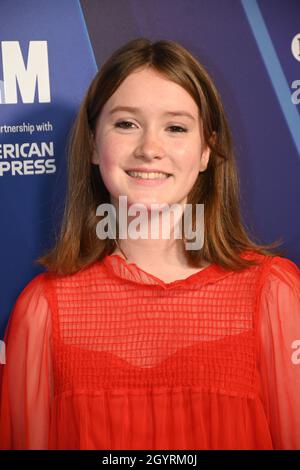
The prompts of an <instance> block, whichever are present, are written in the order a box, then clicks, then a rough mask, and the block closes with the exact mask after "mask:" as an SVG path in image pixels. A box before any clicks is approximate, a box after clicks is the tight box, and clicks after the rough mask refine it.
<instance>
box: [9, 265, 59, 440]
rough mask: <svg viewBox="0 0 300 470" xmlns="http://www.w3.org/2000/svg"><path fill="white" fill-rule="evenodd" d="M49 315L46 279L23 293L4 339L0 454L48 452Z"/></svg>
mask: <svg viewBox="0 0 300 470" xmlns="http://www.w3.org/2000/svg"><path fill="white" fill-rule="evenodd" d="M50 339H51V315H50V310H49V306H48V302H47V299H46V296H45V294H44V274H40V275H38V276H37V277H35V278H34V279H33V280H32V281H31V282H30V283H29V284H28V285H27V286H26V288H25V289H24V290H23V291H22V293H21V294H20V296H19V297H18V299H17V302H16V304H15V306H14V309H13V311H12V313H11V316H10V319H9V322H8V325H7V328H6V332H5V337H4V342H5V347H6V360H5V364H3V365H1V366H0V400H1V401H0V448H1V449H47V448H48V433H49V425H50V404H51V398H52V394H53V378H52V365H51V341H50Z"/></svg>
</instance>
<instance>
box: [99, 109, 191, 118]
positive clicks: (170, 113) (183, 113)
mask: <svg viewBox="0 0 300 470" xmlns="http://www.w3.org/2000/svg"><path fill="white" fill-rule="evenodd" d="M117 111H129V112H133V113H136V114H141V110H140V109H139V108H136V107H134V106H116V107H115V108H113V109H111V110H110V111H109V113H108V114H109V115H111V114H114V113H116V112H117ZM163 115H164V116H186V117H188V118H189V119H192V120H193V121H195V118H194V116H192V115H191V114H190V113H188V112H187V111H166V112H165V113H163Z"/></svg>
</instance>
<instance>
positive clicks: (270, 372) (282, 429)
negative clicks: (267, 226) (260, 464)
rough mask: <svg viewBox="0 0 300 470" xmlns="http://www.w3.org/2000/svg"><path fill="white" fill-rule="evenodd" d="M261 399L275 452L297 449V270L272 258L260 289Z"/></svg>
mask: <svg viewBox="0 0 300 470" xmlns="http://www.w3.org/2000/svg"><path fill="white" fill-rule="evenodd" d="M260 300H261V303H260V324H259V340H260V349H259V350H260V353H259V371H260V376H261V380H262V392H261V395H262V396H261V398H262V402H263V405H264V408H265V411H266V414H267V418H268V421H269V425H270V432H271V437H272V440H273V445H274V448H275V449H300V270H299V269H298V268H297V266H296V265H295V264H294V263H293V262H292V261H290V260H288V259H286V258H281V257H274V258H273V260H272V263H271V267H270V269H269V272H268V275H267V276H266V279H265V282H264V284H263V288H262V295H261V299H260Z"/></svg>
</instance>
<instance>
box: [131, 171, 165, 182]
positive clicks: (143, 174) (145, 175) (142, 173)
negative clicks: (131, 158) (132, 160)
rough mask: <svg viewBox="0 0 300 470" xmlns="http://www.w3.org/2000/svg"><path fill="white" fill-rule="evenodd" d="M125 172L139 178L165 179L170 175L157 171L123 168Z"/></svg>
mask: <svg viewBox="0 0 300 470" xmlns="http://www.w3.org/2000/svg"><path fill="white" fill-rule="evenodd" d="M125 173H126V174H127V175H128V176H131V177H132V178H135V179H139V180H156V181H157V180H165V179H167V178H169V177H170V176H172V175H171V174H170V173H164V172H157V171H153V172H150V171H133V170H132V171H131V170H125Z"/></svg>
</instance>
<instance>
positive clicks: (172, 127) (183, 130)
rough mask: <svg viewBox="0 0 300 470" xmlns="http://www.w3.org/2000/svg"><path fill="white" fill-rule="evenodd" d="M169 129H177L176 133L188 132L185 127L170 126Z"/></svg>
mask: <svg viewBox="0 0 300 470" xmlns="http://www.w3.org/2000/svg"><path fill="white" fill-rule="evenodd" d="M169 129H176V130H175V131H174V132H176V133H177V132H187V129H185V128H184V127H181V126H169ZM174 132H173V131H172V133H174Z"/></svg>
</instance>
